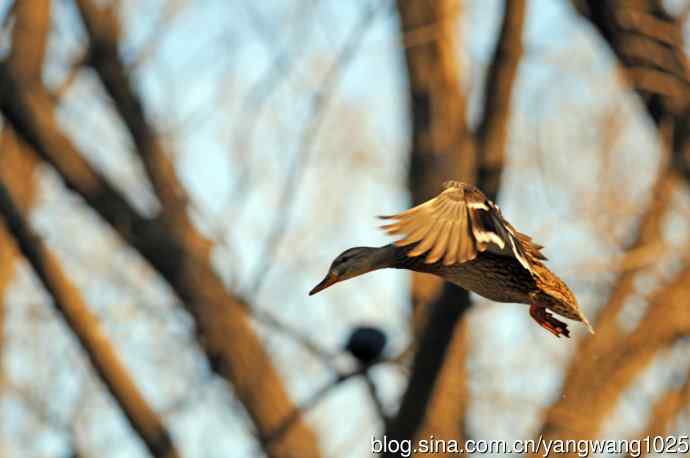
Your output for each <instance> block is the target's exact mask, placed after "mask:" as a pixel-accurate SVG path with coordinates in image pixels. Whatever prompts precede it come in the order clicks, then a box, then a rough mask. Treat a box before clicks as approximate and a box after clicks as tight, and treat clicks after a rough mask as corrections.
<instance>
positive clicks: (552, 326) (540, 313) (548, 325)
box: [529, 305, 570, 337]
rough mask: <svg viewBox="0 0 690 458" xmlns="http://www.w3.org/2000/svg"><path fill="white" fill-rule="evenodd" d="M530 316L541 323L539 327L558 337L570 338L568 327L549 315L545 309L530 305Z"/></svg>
mask: <svg viewBox="0 0 690 458" xmlns="http://www.w3.org/2000/svg"><path fill="white" fill-rule="evenodd" d="M529 314H530V316H531V317H532V318H533V319H534V321H536V322H537V323H539V326H541V327H542V328H544V329H546V330H547V331H549V332H550V333H551V334H553V335H555V336H556V337H560V336H561V335H564V336H566V337H570V331H569V330H568V325H567V324H565V323H564V322H562V321H561V320H558V319H556V318H554V316H553V315H552V314H551V313H549V312H548V311H547V310H546V309H545V308H544V307H538V306H536V305H530V307H529Z"/></svg>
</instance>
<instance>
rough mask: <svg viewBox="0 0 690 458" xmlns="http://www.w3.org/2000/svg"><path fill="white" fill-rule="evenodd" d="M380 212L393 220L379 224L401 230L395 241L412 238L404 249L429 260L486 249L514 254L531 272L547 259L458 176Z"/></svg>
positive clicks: (463, 258) (462, 258)
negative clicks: (428, 195)
mask: <svg viewBox="0 0 690 458" xmlns="http://www.w3.org/2000/svg"><path fill="white" fill-rule="evenodd" d="M381 218H382V219H386V220H391V222H390V223H389V224H385V225H383V226H381V228H382V229H384V230H385V231H386V232H387V233H388V234H390V235H398V236H402V238H400V239H399V240H397V241H396V242H395V245H396V246H400V247H404V246H408V245H412V244H416V245H415V246H414V247H412V249H410V250H408V251H407V255H408V256H410V257H416V256H422V255H426V257H425V259H424V262H425V263H427V264H432V263H435V262H438V261H440V260H442V261H443V264H444V265H446V266H450V265H454V264H462V263H464V262H467V261H471V260H473V259H474V258H476V257H477V254H478V253H481V252H483V251H489V252H491V253H495V254H498V255H502V256H508V257H513V258H515V259H517V260H518V262H519V263H520V264H521V265H522V266H523V267H524V268H525V269H527V270H528V271H529V272H530V273H533V274H534V271H533V269H532V263H535V262H539V260H545V259H546V257H544V255H543V254H542V253H541V251H540V250H541V248H542V247H541V246H540V245H537V244H535V243H534V242H532V239H531V238H530V237H529V236H527V235H525V234H522V233H520V232H518V231H517V230H516V229H515V228H514V227H513V226H512V225H511V224H510V223H509V222H508V221H506V220H505V218H503V215H502V214H501V210H500V209H499V208H498V206H497V205H496V204H494V203H493V202H491V201H490V200H489V199H488V198H487V197H486V196H485V195H484V194H483V193H482V192H481V191H480V190H479V189H477V188H476V187H474V186H472V185H470V184H467V183H462V182H459V181H448V182H446V183H444V185H443V191H442V192H441V193H440V194H439V195H437V196H436V197H434V198H433V199H430V200H428V201H426V202H424V203H422V204H420V205H417V206H416V207H413V208H411V209H409V210H406V211H404V212H401V213H398V214H395V215H389V216H381Z"/></svg>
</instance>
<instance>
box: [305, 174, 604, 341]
mask: <svg viewBox="0 0 690 458" xmlns="http://www.w3.org/2000/svg"><path fill="white" fill-rule="evenodd" d="M380 218H382V219H384V220H388V221H389V222H388V224H385V225H383V226H381V228H382V229H384V230H385V231H386V232H387V233H388V234H390V235H393V236H398V237H399V239H398V240H397V241H395V242H394V243H391V244H388V245H384V246H381V247H378V248H376V247H355V248H350V249H348V250H345V251H344V252H343V253H341V254H340V255H339V256H338V257H337V258H335V260H334V261H333V263H332V264H331V267H330V269H329V270H328V274H326V277H325V278H324V279H323V280H322V281H321V282H320V283H319V284H318V285H316V286H315V287H314V288H313V289H312V290H311V291H310V292H309V295H310V296H311V295H313V294H316V293H318V292H319V291H322V290H324V289H326V288H328V287H329V286H332V285H334V284H336V283H338V282H341V281H343V280H348V279H350V278H354V277H357V276H359V275H362V274H365V273H367V272H371V271H373V270H378V269H385V268H394V269H409V270H414V271H418V272H425V273H430V274H434V275H438V276H440V277H442V278H443V279H444V280H446V281H449V282H451V283H455V284H456V285H459V286H461V287H462V288H465V289H467V290H469V291H473V292H475V293H477V294H479V295H480V296H483V297H485V298H487V299H490V300H493V301H496V302H515V303H523V304H529V306H530V307H529V313H530V316H531V317H532V318H533V319H534V320H535V321H536V322H537V323H538V324H539V325H540V326H542V327H543V328H544V329H546V330H547V331H549V332H551V333H552V334H554V335H555V336H556V337H560V336H561V335H564V336H566V337H570V331H569V330H568V325H567V324H566V323H564V322H562V321H560V320H558V319H556V318H555V317H554V316H553V315H552V314H551V313H550V312H549V310H550V311H552V312H554V313H556V314H558V315H561V316H564V317H566V318H569V319H571V320H575V321H580V322H582V323H583V324H584V325H585V326H587V329H589V331H590V332H592V333H593V332H594V331H593V329H592V326H591V325H590V324H589V321H587V318H585V316H584V315H583V313H582V311H581V310H580V307H579V306H578V303H577V299H576V298H575V295H574V294H573V292H572V291H570V289H569V288H568V286H567V285H566V284H565V282H563V280H561V279H560V278H558V277H557V276H556V275H555V274H554V273H553V272H551V271H550V270H549V269H548V268H547V267H546V266H545V265H544V263H543V261H546V260H547V259H546V257H545V256H544V255H543V254H542V252H541V250H542V248H543V247H542V246H541V245H537V244H536V243H534V242H533V241H532V238H531V237H529V236H527V235H525V234H523V233H521V232H518V231H517V230H516V229H515V228H514V227H513V226H512V225H511V224H510V223H509V222H508V221H506V219H505V218H503V215H502V214H501V210H500V208H499V207H498V205H496V204H494V203H493V202H492V201H491V200H489V199H488V198H487V197H486V196H485V195H484V194H483V193H482V192H481V191H480V190H479V189H477V188H476V187H474V186H472V185H469V184H467V183H462V182H459V181H448V182H446V183H444V185H443V191H442V192H441V193H440V194H439V195H437V196H436V197H434V198H432V199H430V200H428V201H426V202H424V203H422V204H420V205H417V206H416V207H413V208H411V209H409V210H407V211H404V212H402V213H398V214H395V215H390V216H381V217H380Z"/></svg>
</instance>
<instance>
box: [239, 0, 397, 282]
mask: <svg viewBox="0 0 690 458" xmlns="http://www.w3.org/2000/svg"><path fill="white" fill-rule="evenodd" d="M381 5H385V2H382V3H380V4H376V5H374V4H372V5H370V6H369V7H367V8H365V9H364V12H363V13H362V15H361V17H360V19H359V21H358V23H357V24H356V25H355V27H354V28H353V29H352V31H351V32H350V35H349V38H348V40H347V42H346V44H345V46H344V47H343V48H342V49H341V51H340V53H339V55H338V56H337V57H336V59H335V62H334V63H333V65H332V66H331V68H330V69H329V70H328V72H327V73H326V76H325V77H324V80H323V83H322V85H321V87H320V89H319V90H318V91H317V92H316V93H315V94H314V96H313V98H312V110H311V113H312V115H311V120H310V121H309V122H308V124H307V127H306V128H305V130H304V131H303V133H302V140H301V142H300V147H299V149H298V150H297V152H296V154H295V157H294V158H293V161H292V163H291V164H290V167H289V169H288V171H287V179H286V181H285V184H284V185H283V189H282V191H281V192H280V200H279V202H278V206H277V208H278V211H277V215H276V216H275V218H274V219H273V224H272V226H271V231H270V233H269V236H268V238H267V240H266V243H265V245H264V248H263V251H262V255H261V256H259V258H258V259H259V265H258V267H257V268H256V269H255V272H254V275H253V277H252V279H253V280H252V281H251V282H250V283H249V284H250V288H249V290H248V291H249V292H250V295H252V296H255V295H256V294H258V293H259V291H260V290H261V287H262V286H263V283H264V281H265V280H266V278H267V277H268V274H269V272H270V270H271V267H272V266H273V259H274V258H275V255H276V252H277V249H278V246H279V245H280V242H281V241H282V239H283V236H284V235H285V232H286V229H287V227H288V225H289V220H290V217H291V214H292V209H293V208H294V204H295V201H296V194H297V191H298V187H299V184H300V183H301V181H302V180H301V178H302V175H303V173H304V170H305V169H306V166H307V163H308V162H309V159H310V156H311V154H310V153H311V152H312V147H313V145H314V141H315V140H316V135H317V133H318V132H319V130H320V127H321V126H322V124H323V120H324V116H322V113H323V111H324V109H325V107H326V106H327V105H328V103H329V102H330V101H331V99H332V98H333V94H334V90H335V87H336V86H337V84H338V83H339V82H340V80H341V77H342V75H343V73H344V70H345V69H346V68H347V67H348V64H349V63H350V62H351V61H352V59H353V58H354V57H355V55H356V52H357V50H358V49H359V46H360V44H361V43H362V41H363V39H364V37H365V35H366V31H367V29H368V28H369V26H370V25H371V23H372V22H373V20H374V18H375V17H376V13H377V12H378V11H379V10H380V9H381Z"/></svg>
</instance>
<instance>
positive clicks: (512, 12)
mask: <svg viewBox="0 0 690 458" xmlns="http://www.w3.org/2000/svg"><path fill="white" fill-rule="evenodd" d="M457 8H458V5H457V3H456V2H455V1H443V2H430V3H426V2H414V1H404V0H400V1H398V10H399V12H400V17H401V22H402V33H403V36H404V40H405V43H406V44H409V46H408V47H406V50H405V52H406V57H407V64H408V72H409V74H410V91H411V94H412V97H411V98H412V112H413V152H412V161H411V164H410V189H411V191H412V195H413V200H414V202H415V203H419V202H420V201H422V200H424V199H426V198H428V197H430V196H432V195H434V194H435V193H436V192H438V189H439V187H440V183H441V182H442V181H444V180H447V179H463V180H466V181H475V177H477V180H478V181H477V184H478V185H479V186H480V187H481V188H482V189H483V190H484V191H485V192H486V193H487V194H488V195H489V196H490V197H491V198H494V199H495V197H496V194H497V192H498V185H499V180H500V175H501V171H502V168H503V162H504V160H503V158H504V156H505V148H506V142H507V125H508V116H509V113H510V101H511V98H512V97H511V95H512V87H513V82H514V80H515V75H516V73H517V66H518V63H519V60H520V57H521V55H522V28H523V24H524V16H525V2H524V1H523V0H518V1H506V2H505V15H504V20H503V26H502V28H501V34H500V37H499V39H498V41H497V44H496V50H495V52H494V56H493V59H492V63H491V65H490V67H489V69H488V72H487V77H486V78H487V84H486V91H485V107H484V114H483V118H482V120H481V122H480V125H479V127H478V129H477V132H476V133H472V132H470V131H469V129H468V127H467V121H466V114H465V111H466V109H467V108H466V101H465V99H464V96H463V94H462V93H461V91H460V89H459V78H458V73H459V71H458V68H457V63H456V58H455V56H454V55H455V53H456V51H455V48H456V44H455V40H454V35H455V32H454V29H455V24H454V21H453V20H454V19H455V15H454V12H455V11H456V10H457ZM431 27H436V28H438V32H437V33H436V34H432V35H431V36H433V37H434V39H433V40H424V41H421V42H414V43H411V44H410V43H409V42H408V40H409V39H410V36H411V34H412V33H413V32H416V31H419V30H421V29H423V30H428V29H429V28H431ZM429 283H430V279H429V278H428V276H422V275H417V276H414V277H413V303H420V302H421V301H418V299H417V298H423V297H426V299H425V301H429V297H433V293H431V294H430V293H429V291H433V289H434V288H435V287H434V286H432V285H429ZM436 288H437V287H436ZM420 291H421V294H420V293H419V292H420ZM469 307H470V300H469V296H468V294H467V292H466V291H464V290H462V289H461V288H458V287H456V286H454V285H451V284H448V283H446V284H445V285H444V288H443V289H442V291H441V294H440V295H439V296H438V297H437V298H436V299H435V300H433V299H432V301H431V305H430V307H429V311H428V312H426V313H428V319H427V320H423V322H424V326H425V329H426V331H425V332H424V333H423V334H422V338H421V340H420V342H419V350H418V352H417V354H416V356H415V360H414V363H413V370H412V376H411V378H410V381H409V385H408V389H407V391H406V392H405V394H404V396H403V399H402V403H401V407H400V410H399V412H398V415H397V416H396V418H395V419H394V420H393V421H392V422H391V426H390V428H389V429H388V430H387V435H388V436H389V437H392V438H396V439H401V438H406V439H413V438H414V437H417V436H429V435H434V437H437V438H452V439H460V438H462V437H464V436H465V435H466V432H465V429H464V417H465V409H466V405H467V393H466V385H465V378H466V376H465V361H466V353H467V338H468V336H467V330H466V326H464V325H463V322H462V317H463V315H464V313H465V312H466V310H467V309H468V308H469ZM426 313H425V312H423V311H422V312H421V313H418V314H426ZM418 327H421V324H420V325H418Z"/></svg>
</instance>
